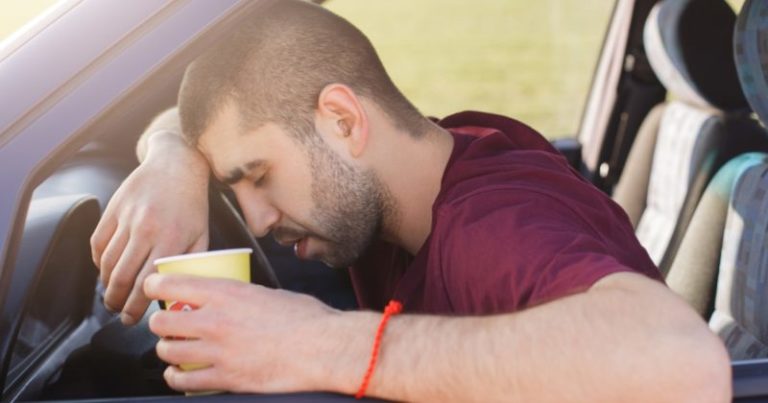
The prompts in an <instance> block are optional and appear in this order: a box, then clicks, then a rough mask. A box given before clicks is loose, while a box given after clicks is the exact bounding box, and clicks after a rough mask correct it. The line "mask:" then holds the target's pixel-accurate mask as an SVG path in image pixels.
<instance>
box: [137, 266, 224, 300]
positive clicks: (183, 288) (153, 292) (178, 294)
mask: <svg viewBox="0 0 768 403" xmlns="http://www.w3.org/2000/svg"><path fill="white" fill-rule="evenodd" d="M229 283H237V282H236V281H234V280H221V279H214V278H206V277H198V276H187V275H183V274H152V275H150V276H148V277H147V278H146V280H144V294H145V295H146V296H147V297H148V298H151V299H159V300H164V301H184V302H187V303H190V304H194V305H197V306H203V305H205V303H206V302H208V299H209V298H208V297H209V296H210V294H212V291H214V290H215V289H217V288H221V287H228V286H230V285H229Z"/></svg>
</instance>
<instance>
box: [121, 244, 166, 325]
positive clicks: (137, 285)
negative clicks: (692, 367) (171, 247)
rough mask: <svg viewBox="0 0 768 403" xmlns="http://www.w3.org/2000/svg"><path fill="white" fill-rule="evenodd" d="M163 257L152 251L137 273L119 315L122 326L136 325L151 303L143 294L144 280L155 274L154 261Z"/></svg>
mask: <svg viewBox="0 0 768 403" xmlns="http://www.w3.org/2000/svg"><path fill="white" fill-rule="evenodd" d="M164 255H165V254H162V253H157V252H155V251H153V252H152V253H151V254H150V255H149V258H147V259H146V261H145V262H144V266H143V267H142V268H141V271H139V275H138V276H137V277H136V281H135V282H134V283H133V289H132V290H131V294H130V295H129V296H128V300H127V301H126V302H125V306H124V307H123V312H122V314H121V315H120V320H121V321H122V322H123V324H126V325H132V324H134V323H137V322H138V321H139V320H140V319H141V317H142V316H143V315H144V312H145V311H146V310H147V307H148V306H149V304H150V303H151V302H152V300H151V299H150V298H149V297H147V296H146V294H144V280H146V278H147V276H149V275H150V274H152V273H156V272H157V269H156V268H155V263H154V261H155V259H157V258H159V257H160V256H164Z"/></svg>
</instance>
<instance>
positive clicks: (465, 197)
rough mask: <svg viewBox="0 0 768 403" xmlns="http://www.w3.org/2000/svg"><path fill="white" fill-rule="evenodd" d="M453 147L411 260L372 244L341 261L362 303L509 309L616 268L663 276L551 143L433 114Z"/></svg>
mask: <svg viewBox="0 0 768 403" xmlns="http://www.w3.org/2000/svg"><path fill="white" fill-rule="evenodd" d="M439 123H440V125H441V126H442V127H444V128H446V129H448V130H449V131H450V132H451V134H452V135H453V137H454V148H453V152H452V153H451V157H450V160H449V161H448V165H447V166H446V168H445V172H444V173H443V178H442V182H441V187H440V192H439V194H438V196H437V198H436V200H435V202H434V204H433V206H432V231H431V233H430V235H429V237H428V238H427V240H426V241H425V242H424V245H423V246H422V247H421V249H420V250H419V252H418V253H417V254H416V256H411V255H410V254H408V253H407V252H406V251H405V250H404V249H401V248H399V247H397V246H394V245H392V244H388V243H385V242H382V241H379V242H378V243H376V244H375V245H373V246H372V247H371V249H370V250H369V251H368V252H367V253H366V254H365V256H363V257H362V258H361V259H360V260H359V261H358V262H357V263H356V264H355V267H353V268H351V269H350V272H351V275H352V282H353V285H354V288H355V292H356V294H357V298H358V302H359V303H360V306H361V308H368V309H377V310H380V309H382V308H383V307H384V305H386V303H387V301H389V299H393V298H394V299H397V300H399V301H401V302H402V303H403V304H404V311H405V312H411V313H416V312H421V313H434V314H490V313H497V312H512V311H516V310H520V309H523V308H526V307H529V306H532V305H536V304H541V303H544V302H547V301H550V300H553V299H556V298H559V297H563V296H565V295H568V294H573V293H577V292H580V291H584V290H586V289H588V288H589V287H590V286H591V285H592V284H594V283H595V282H596V281H597V280H599V279H600V278H602V277H604V276H606V275H609V274H612V273H616V272H637V273H641V274H644V275H646V276H648V277H650V278H653V279H658V280H660V281H663V280H662V278H661V275H660V273H659V271H658V269H657V268H656V267H655V266H654V264H653V262H652V261H651V259H650V257H649V256H648V254H647V253H646V251H645V249H643V247H642V246H641V245H640V243H639V242H638V241H637V238H636V237H635V233H634V230H633V228H632V225H631V224H630V222H629V219H628V218H627V216H626V214H625V213H624V211H623V210H622V209H621V207H619V206H618V205H617V204H616V203H614V202H613V201H612V200H611V199H610V198H609V197H607V196H606V195H605V194H604V193H602V192H601V191H599V190H598V189H597V188H595V187H594V186H592V185H591V184H590V183H589V182H587V181H586V180H584V179H583V178H582V177H581V176H580V175H579V174H578V173H577V172H576V171H575V170H573V169H572V168H571V167H570V166H569V165H568V163H567V162H566V160H565V158H564V157H563V156H562V155H561V154H560V153H558V152H557V151H556V150H555V149H554V148H553V147H552V146H551V145H550V144H549V142H548V141H547V140H546V139H544V138H543V137H542V136H541V135H539V134H538V133H536V132H535V131H534V130H533V129H531V128H529V127H528V126H526V125H524V124H522V123H520V122H518V121H516V120H513V119H510V118H506V117H503V116H498V115H491V114H486V113H479V112H462V113H458V114H455V115H451V116H449V117H447V118H445V119H443V120H441V121H440V122H439Z"/></svg>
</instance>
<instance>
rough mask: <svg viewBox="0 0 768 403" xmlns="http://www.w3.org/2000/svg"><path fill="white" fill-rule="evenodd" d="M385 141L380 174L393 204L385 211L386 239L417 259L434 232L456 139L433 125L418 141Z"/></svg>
mask: <svg viewBox="0 0 768 403" xmlns="http://www.w3.org/2000/svg"><path fill="white" fill-rule="evenodd" d="M395 131H396V130H395ZM382 137H385V139H386V140H390V141H389V142H387V141H386V140H385V141H383V144H382V145H383V147H382V148H381V150H382V152H381V153H380V157H379V159H380V163H379V164H378V166H379V169H377V171H378V172H379V175H380V177H381V179H382V180H383V182H384V184H385V185H386V187H387V189H388V191H389V193H390V195H389V196H390V197H389V199H390V204H391V206H390V208H387V209H385V214H384V222H383V231H382V232H383V233H382V237H383V238H384V240H386V241H389V242H392V243H394V244H396V245H399V246H401V247H402V248H404V249H405V250H407V251H408V252H409V253H410V254H412V255H415V254H416V253H417V252H418V251H419V249H421V247H422V246H423V245H424V242H425V241H426V239H427V237H428V236H429V233H430V232H431V231H432V205H433V204H434V202H435V199H436V198H437V195H438V193H439V192H440V184H441V181H442V178H443V172H444V171H445V167H446V165H447V164H448V159H449V158H450V156H451V151H452V150H453V136H451V135H450V133H448V132H447V131H446V130H445V129H443V128H441V127H439V126H437V125H434V124H430V125H429V127H428V129H427V130H426V131H425V133H422V134H421V136H419V137H418V138H414V137H413V136H411V135H409V134H408V133H403V132H398V133H395V134H393V135H388V136H382Z"/></svg>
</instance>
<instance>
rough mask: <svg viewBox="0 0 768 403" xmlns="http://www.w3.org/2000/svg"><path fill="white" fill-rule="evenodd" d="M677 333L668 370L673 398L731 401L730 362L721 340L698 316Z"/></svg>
mask: <svg viewBox="0 0 768 403" xmlns="http://www.w3.org/2000/svg"><path fill="white" fill-rule="evenodd" d="M696 321H697V322H698V323H697V324H692V325H695V326H692V327H693V328H691V327H689V328H688V329H687V331H685V332H684V333H683V334H682V335H679V336H678V337H677V339H678V340H677V342H676V343H674V344H676V345H677V350H678V354H676V355H677V359H676V360H675V364H676V365H671V366H670V368H669V369H670V370H671V372H669V373H667V376H669V377H670V379H672V380H674V381H673V382H672V383H671V384H670V385H669V386H670V387H671V388H670V391H671V392H672V393H671V394H672V396H670V397H673V396H674V397H673V399H670V400H672V401H677V402H730V401H731V400H732V396H733V392H732V387H733V386H732V375H731V362H730V358H729V356H728V352H727V351H726V349H725V346H724V345H723V343H722V341H721V340H720V338H719V337H717V335H715V334H714V333H713V332H712V331H710V330H709V328H708V327H707V326H706V324H705V323H703V322H702V321H701V320H700V319H698V318H696Z"/></svg>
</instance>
